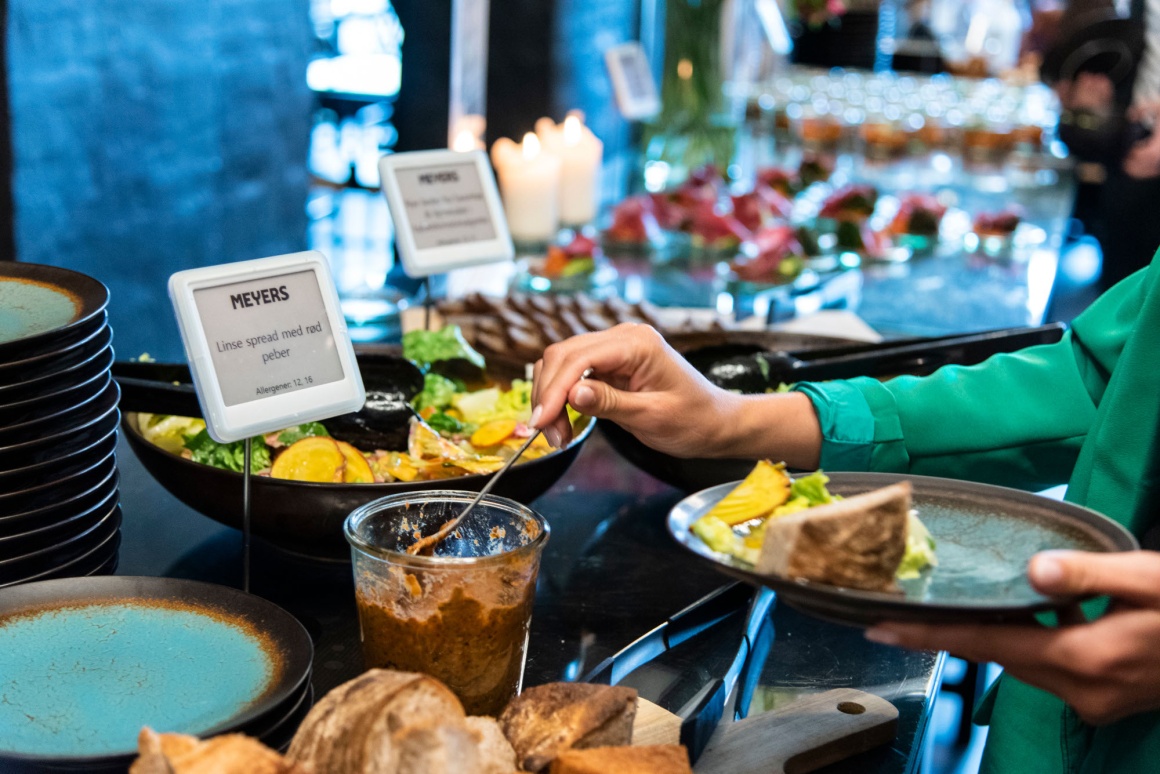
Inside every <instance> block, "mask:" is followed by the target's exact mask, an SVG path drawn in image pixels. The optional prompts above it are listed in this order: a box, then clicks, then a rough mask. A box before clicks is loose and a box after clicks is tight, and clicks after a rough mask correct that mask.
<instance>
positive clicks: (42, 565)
mask: <svg viewBox="0 0 1160 774" xmlns="http://www.w3.org/2000/svg"><path fill="white" fill-rule="evenodd" d="M110 501H111V505H112V507H107V510H106V511H105V514H104V515H103V516H100V517H98V519H97V520H96V522H95V523H93V524H91V525H90V526H88V527H87V528H85V529H84V530H83V531H82V532H81V533H80V534H79V535H74V536H73V537H71V538H69V539H67V540H62V541H60V542H59V543H55V544H53V545H49V546H45V547H43V548H40V549H37V550H35V551H30V552H29V553H27V554H23V555H21V556H11V557H5V558H3V559H0V583H14V582H18V581H24V580H27V579H28V578H30V577H34V576H37V575H40V574H41V573H43V572H46V571H48V572H51V571H52V570H55V569H57V568H58V567H61V566H62V565H65V564H68V563H69V562H72V561H75V560H77V559H80V558H81V557H82V556H84V555H85V554H87V553H89V552H90V551H92V550H93V549H94V548H96V547H97V546H99V545H101V544H102V543H103V542H105V541H106V540H108V539H109V537H111V536H112V535H113V534H115V533H116V532H117V530H119V529H120V528H121V509H120V507H119V506H117V504H116V501H117V495H116V494H115V493H114V494H113V496H112V497H111V498H110Z"/></svg>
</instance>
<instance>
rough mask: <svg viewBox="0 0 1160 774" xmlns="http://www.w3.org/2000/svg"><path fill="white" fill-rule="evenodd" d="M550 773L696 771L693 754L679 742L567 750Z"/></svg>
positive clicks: (666, 773)
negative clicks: (690, 760) (690, 756)
mask: <svg viewBox="0 0 1160 774" xmlns="http://www.w3.org/2000/svg"><path fill="white" fill-rule="evenodd" d="M549 774H693V769H692V767H691V766H689V754H688V751H686V750H685V748H684V747H683V746H681V745H679V744H657V745H641V746H639V747H590V748H588V749H586V750H575V749H573V750H566V751H565V752H563V753H561V754H560V757H558V758H556V760H554V761H552V767H551V769H549Z"/></svg>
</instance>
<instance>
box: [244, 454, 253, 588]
mask: <svg viewBox="0 0 1160 774" xmlns="http://www.w3.org/2000/svg"><path fill="white" fill-rule="evenodd" d="M252 445H253V439H251V438H250V437H249V436H246V441H245V448H244V451H243V452H242V454H244V455H245V461H244V462H243V463H242V591H244V592H246V593H247V594H249V593H250V452H251V451H252V448H251V447H252Z"/></svg>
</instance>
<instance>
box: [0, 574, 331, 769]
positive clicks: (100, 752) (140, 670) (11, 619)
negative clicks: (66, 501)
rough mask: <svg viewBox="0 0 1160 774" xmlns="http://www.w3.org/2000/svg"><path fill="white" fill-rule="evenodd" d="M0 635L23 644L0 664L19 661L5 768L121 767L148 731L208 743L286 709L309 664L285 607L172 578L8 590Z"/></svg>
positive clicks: (0, 708) (11, 676)
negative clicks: (213, 737)
mask: <svg viewBox="0 0 1160 774" xmlns="http://www.w3.org/2000/svg"><path fill="white" fill-rule="evenodd" d="M17 627H19V628H17ZM0 631H3V633H4V635H3V636H4V639H5V641H6V642H9V643H11V642H14V641H15V640H16V638H17V637H19V638H20V639H21V640H23V641H25V642H24V644H23V646H22V647H20V648H19V649H18V650H19V653H20V655H19V656H16V655H13V651H11V650H10V651H7V652H8V653H9V656H7V657H5V656H3V655H0V660H6V661H12V662H13V663H12V664H6V668H5V669H4V670H0V671H3V672H4V674H5V695H6V697H7V702H6V703H4V704H2V705H0V715H2V716H3V717H0V768H4V767H5V763H7V762H11V763H13V764H17V765H21V764H23V765H24V766H29V765H38V766H42V767H52V766H56V767H60V766H71V767H77V768H96V767H106V766H115V765H120V766H122V767H123V766H125V765H127V764H128V763H129V762H130V761H131V760H132V758H133V757H134V756H135V754H136V738H137V734H138V732H139V731H140V729H141V727H142V726H145V725H148V726H152V727H155V728H164V729H165V730H167V731H172V732H177V733H189V734H197V735H201V736H211V735H214V734H217V733H221V732H222V731H223V730H225V729H228V728H235V727H238V726H241V725H244V724H246V723H248V722H249V721H250V720H252V719H254V718H258V717H262V716H264V715H266V714H267V713H269V711H270V709H271V708H272V707H277V706H280V705H282V704H284V702H286V701H287V699H289V698H290V696H291V695H293V694H294V692H295V688H296V687H298V686H300V684H301V678H302V675H303V674H305V673H307V672H308V671H309V670H310V664H311V659H312V657H313V646H312V644H311V642H310V636H309V635H308V634H307V633H306V630H305V629H304V628H303V627H302V625H301V624H299V623H298V621H297V620H295V619H294V617H293V616H291V615H290V614H289V613H287V612H285V611H284V610H282V609H281V608H279V607H277V606H275V605H273V604H272V603H270V602H267V601H266V600H264V599H261V598H260V597H256V596H253V595H250V594H245V593H243V592H241V591H237V590H235V589H230V588H226V587H224V586H215V585H211V584H208V583H199V582H196V581H188V580H177V579H173V578H139V577H112V578H111V577H104V578H84V579H75V580H74V579H69V580H58V581H46V582H43V583H34V584H28V585H25V586H21V587H18V588H15V589H10V590H8V591H6V592H5V593H4V594H3V595H2V598H0ZM174 653H180V654H181V655H182V657H181V658H174V657H173V654H174ZM98 664H99V665H100V667H101V668H99V669H95V668H93V667H94V666H96V665H98ZM61 665H65V666H64V667H63V668H62V667H61ZM62 715H64V716H67V717H68V718H69V722H68V723H63V724H59V725H57V726H55V727H53V726H51V725H49V724H47V723H45V722H43V721H42V720H40V719H41V718H51V717H60V716H62ZM18 751H19V752H18ZM50 751H51V752H50Z"/></svg>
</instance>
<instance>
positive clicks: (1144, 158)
mask: <svg viewBox="0 0 1160 774" xmlns="http://www.w3.org/2000/svg"><path fill="white" fill-rule="evenodd" d="M1128 118H1129V120H1132V121H1136V122H1140V123H1143V124H1146V125H1148V126H1153V127H1155V126H1157V124H1158V123H1160V101H1155V102H1149V103H1146V104H1143V105H1137V106H1134V107H1133V108H1132V109H1131V110H1129V111H1128ZM1124 174H1126V175H1128V176H1129V177H1134V178H1138V179H1141V180H1144V179H1147V178H1150V177H1160V132H1157V131H1153V132H1152V136H1151V137H1149V138H1147V139H1145V140H1141V141H1139V142H1137V143H1135V144H1133V145H1132V147H1131V148H1129V149H1128V154H1127V155H1126V156H1125V157H1124Z"/></svg>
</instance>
